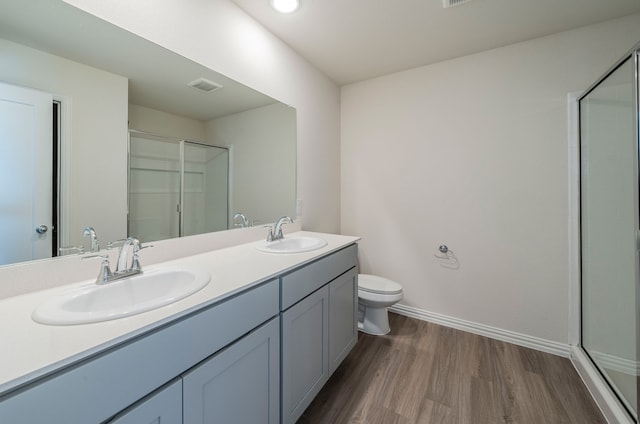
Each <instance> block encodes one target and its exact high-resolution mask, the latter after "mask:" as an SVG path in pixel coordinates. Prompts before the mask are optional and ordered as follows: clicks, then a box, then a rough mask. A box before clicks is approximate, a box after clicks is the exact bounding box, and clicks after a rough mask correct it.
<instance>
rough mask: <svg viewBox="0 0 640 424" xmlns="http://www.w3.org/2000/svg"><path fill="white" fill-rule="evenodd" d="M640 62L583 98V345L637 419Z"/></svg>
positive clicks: (633, 59)
mask: <svg viewBox="0 0 640 424" xmlns="http://www.w3.org/2000/svg"><path fill="white" fill-rule="evenodd" d="M636 67H637V54H636V53H633V54H630V55H629V56H628V57H626V58H625V59H623V60H622V61H621V62H620V63H619V64H618V65H617V66H616V67H615V68H614V69H613V70H612V71H611V72H610V73H608V74H607V75H606V76H605V77H604V78H603V79H601V80H600V81H599V82H598V83H597V84H595V85H594V86H593V87H592V88H591V89H590V90H588V91H587V92H586V93H585V94H584V95H583V96H582V97H581V98H580V99H579V119H580V169H581V171H580V185H581V187H580V198H581V206H580V214H581V216H580V223H581V262H582V271H581V278H582V284H581V290H582V300H581V302H582V317H581V332H582V334H581V346H582V348H583V350H584V351H585V352H586V354H587V356H588V357H589V358H590V359H591V361H592V362H593V365H594V366H595V368H596V369H597V370H598V371H599V373H600V375H602V377H603V378H604V380H605V381H606V383H608V384H609V386H610V387H611V389H612V391H613V392H615V394H616V395H617V397H618V398H619V400H620V402H621V404H622V405H623V406H624V407H625V409H626V410H627V411H628V412H629V414H630V415H631V416H632V417H634V418H636V417H637V410H638V409H637V408H638V406H637V396H638V390H637V379H638V369H639V367H638V365H639V361H638V359H639V358H638V349H637V343H638V302H637V299H638V276H639V272H638V251H637V249H638V245H637V243H638V240H637V234H638V229H639V217H638V215H639V210H638V147H637V146H638V135H637V125H638V123H637V121H636V117H637V114H638V109H637V107H638V106H637V104H636V101H637V100H636V96H637V87H638V86H637V82H636V81H635V78H636V76H635V69H637V68H636ZM636 419H637V418H636Z"/></svg>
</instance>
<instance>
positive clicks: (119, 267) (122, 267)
mask: <svg viewBox="0 0 640 424" xmlns="http://www.w3.org/2000/svg"><path fill="white" fill-rule="evenodd" d="M131 249H133V257H132V259H131V266H130V267H128V268H127V263H128V262H129V250H131ZM139 251H140V240H138V239H137V238H133V237H128V238H126V239H124V240H123V243H122V246H121V247H120V253H119V254H118V263H117V264H116V271H115V273H116V274H119V273H123V272H128V271H135V270H138V271H139V270H140V263H139V262H138V252H139Z"/></svg>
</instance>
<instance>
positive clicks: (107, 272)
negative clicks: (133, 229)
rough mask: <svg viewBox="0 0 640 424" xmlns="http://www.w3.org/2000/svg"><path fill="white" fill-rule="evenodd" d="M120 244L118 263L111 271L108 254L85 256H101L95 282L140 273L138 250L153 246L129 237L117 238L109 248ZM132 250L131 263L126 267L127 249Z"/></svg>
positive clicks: (104, 281) (113, 279)
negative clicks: (144, 244) (143, 244)
mask: <svg viewBox="0 0 640 424" xmlns="http://www.w3.org/2000/svg"><path fill="white" fill-rule="evenodd" d="M117 245H120V253H118V263H117V264H116V270H115V271H111V267H110V266H109V255H90V256H85V257H84V259H89V258H96V257H99V258H102V264H101V265H100V273H99V274H98V277H97V278H96V284H107V283H110V282H111V281H115V280H120V279H122V278H126V277H131V276H133V275H136V274H141V273H142V267H141V266H140V261H139V259H138V252H140V250H142V249H146V248H147V247H153V246H152V245H148V246H144V247H142V245H141V244H140V240H138V239H136V238H133V237H129V238H126V239H124V240H118V241H116V242H114V243H109V248H111V247H114V246H117ZM130 250H132V251H133V254H132V258H131V265H130V266H128V267H127V264H128V262H129V251H130Z"/></svg>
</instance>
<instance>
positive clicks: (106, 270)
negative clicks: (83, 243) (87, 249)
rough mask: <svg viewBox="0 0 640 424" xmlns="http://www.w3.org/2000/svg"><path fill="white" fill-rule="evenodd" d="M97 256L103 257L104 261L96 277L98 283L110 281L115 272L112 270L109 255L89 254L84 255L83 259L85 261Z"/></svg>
mask: <svg viewBox="0 0 640 424" xmlns="http://www.w3.org/2000/svg"><path fill="white" fill-rule="evenodd" d="M96 258H102V263H101V264H100V272H99V273H98V276H97V277H96V284H106V283H108V282H109V279H110V278H111V276H112V275H113V273H112V272H111V267H110V266H109V255H100V254H96V255H87V256H83V257H82V260H83V261H84V260H87V259H96Z"/></svg>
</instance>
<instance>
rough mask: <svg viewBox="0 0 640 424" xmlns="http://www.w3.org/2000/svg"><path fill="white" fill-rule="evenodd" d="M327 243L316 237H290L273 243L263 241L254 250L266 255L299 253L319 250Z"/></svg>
mask: <svg viewBox="0 0 640 424" xmlns="http://www.w3.org/2000/svg"><path fill="white" fill-rule="evenodd" d="M326 245H327V241H326V240H323V239H321V238H317V237H291V238H287V237H285V238H283V239H280V240H275V241H263V242H261V243H260V244H258V245H257V246H256V249H258V250H260V251H262V252H268V253H301V252H310V251H312V250H316V249H320V248H322V247H325V246H326Z"/></svg>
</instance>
